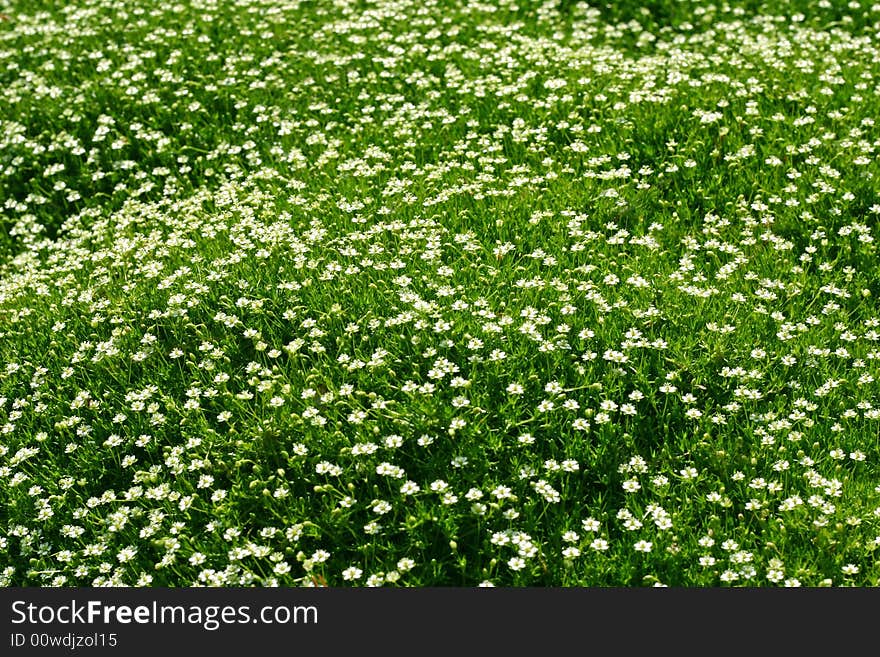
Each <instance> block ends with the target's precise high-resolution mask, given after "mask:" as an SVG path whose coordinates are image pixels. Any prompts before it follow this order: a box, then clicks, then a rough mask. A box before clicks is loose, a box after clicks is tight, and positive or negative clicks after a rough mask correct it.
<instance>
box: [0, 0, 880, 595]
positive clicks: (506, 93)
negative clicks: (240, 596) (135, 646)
mask: <svg viewBox="0 0 880 657" xmlns="http://www.w3.org/2000/svg"><path fill="white" fill-rule="evenodd" d="M878 38H880V5H877V4H872V3H871V2H868V1H865V0H858V1H853V2H842V1H837V0H833V1H832V0H763V1H762V0H739V1H730V2H725V1H718V2H708V1H706V0H657V1H655V2H642V3H637V2H623V3H621V2H615V3H611V4H609V5H605V4H601V3H587V2H579V1H573V0H562V1H561V2H560V1H559V0H552V1H548V2H533V1H528V0H515V1H514V0H504V1H500V0H493V1H491V2H489V1H486V2H473V1H471V0H419V1H413V0H379V1H373V0H334V1H332V2H330V1H329V0H328V1H326V2H325V1H323V0H312V1H310V0H234V1H229V2H227V1H221V0H186V1H183V0H181V1H180V2H179V3H165V2H147V1H143V0H140V1H137V2H135V1H117V0H113V1H110V0H71V1H70V2H66V1H65V2H62V1H60V0H58V1H54V2H53V1H49V0H41V1H37V0H27V1H25V0H0V503H2V504H0V583H2V584H3V585H5V586H9V585H32V586H59V585H76V586H121V585H126V586H150V585H152V586H175V587H176V586H202V585H205V586H240V585H244V586H251V585H253V586H277V585H281V586H313V585H324V584H328V585H330V586H364V585H366V586H379V585H386V586H475V585H485V586H491V585H496V586H502V585H504V586H511V585H512V586H526V585H535V586H547V585H554V586H608V585H611V586H650V585H670V586H739V585H745V586H799V585H805V586H823V585H825V586H847V585H850V586H873V585H876V584H877V583H878V582H880V563H878V555H880V552H878V549H880V476H878V474H880V470H878V463H880V461H878V459H880V450H878V428H880V400H878V395H877V390H878V387H877V386H878V383H877V379H878V378H880V374H878V367H880V312H878V309H877V304H876V298H877V295H878V294H880V274H878V266H877V263H878V260H877V226H878V216H880V198H878V178H877V175H878V167H877V162H876V151H877V148H878V144H880V142H878V126H876V125H875V121H876V120H877V118H878V117H877V115H878V110H880V63H878V62H880V50H878Z"/></svg>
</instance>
